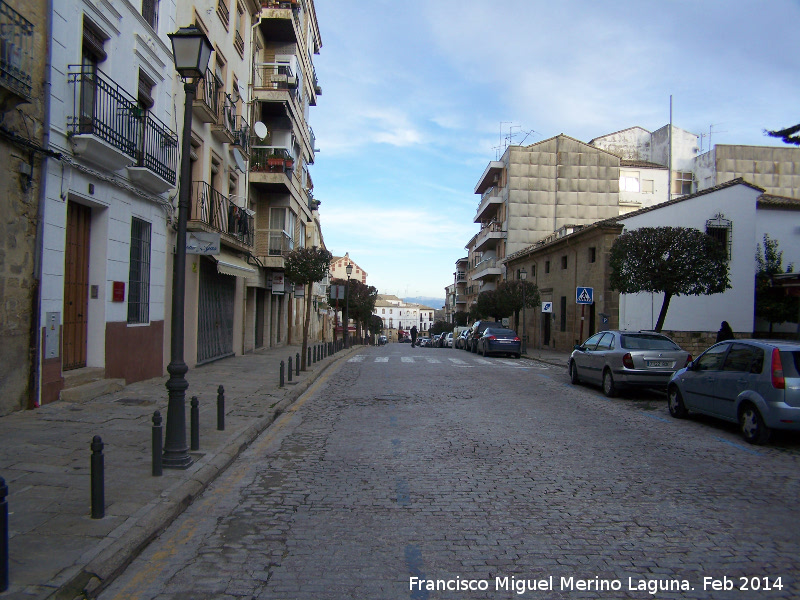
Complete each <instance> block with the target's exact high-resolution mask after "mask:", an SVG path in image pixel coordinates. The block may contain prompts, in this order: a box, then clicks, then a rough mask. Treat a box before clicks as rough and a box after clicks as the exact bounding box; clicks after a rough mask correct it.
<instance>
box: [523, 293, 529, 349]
mask: <svg viewBox="0 0 800 600" xmlns="http://www.w3.org/2000/svg"><path fill="white" fill-rule="evenodd" d="M527 351H528V348H527V347H526V345H525V280H524V279H523V280H522V353H523V354H525V353H526V352H527Z"/></svg>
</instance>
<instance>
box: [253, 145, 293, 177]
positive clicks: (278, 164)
mask: <svg viewBox="0 0 800 600" xmlns="http://www.w3.org/2000/svg"><path fill="white" fill-rule="evenodd" d="M292 168H294V158H293V157H292V155H291V154H290V153H289V149H288V148H284V147H281V146H253V147H252V148H251V150H250V171H255V172H260V173H283V172H285V171H286V170H287V169H292Z"/></svg>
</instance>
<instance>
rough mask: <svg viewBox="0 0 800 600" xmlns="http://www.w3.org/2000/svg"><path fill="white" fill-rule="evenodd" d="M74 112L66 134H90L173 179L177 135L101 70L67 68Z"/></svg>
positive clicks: (141, 165) (137, 162) (135, 162)
mask: <svg viewBox="0 0 800 600" xmlns="http://www.w3.org/2000/svg"><path fill="white" fill-rule="evenodd" d="M71 69H73V70H72V71H71V72H70V73H69V80H70V82H71V83H72V84H73V85H74V89H73V95H74V111H73V115H72V117H71V119H70V122H69V123H68V132H69V133H70V135H84V134H88V135H93V136H96V137H98V138H99V139H101V140H103V141H104V142H106V143H108V144H110V145H111V146H113V147H114V148H116V149H118V150H120V151H121V152H123V153H125V154H127V155H128V156H130V157H132V158H133V159H134V164H135V165H136V166H139V167H144V168H146V169H150V170H151V171H153V172H154V173H156V174H157V175H158V176H159V177H161V178H162V179H164V180H166V181H168V182H169V183H171V184H174V183H175V180H176V175H175V174H176V167H177V161H178V136H177V134H176V133H175V132H174V131H172V129H170V128H169V127H168V126H167V125H166V124H165V123H164V122H163V121H161V120H160V119H158V117H156V116H155V115H153V114H152V113H151V112H150V111H148V110H145V109H143V108H141V107H140V106H139V105H138V103H137V102H136V100H135V99H134V98H133V96H131V95H130V94H129V93H128V92H126V91H125V90H124V89H123V88H122V87H121V86H119V85H118V84H117V83H116V82H114V81H113V80H112V79H111V78H109V77H108V76H107V75H105V74H104V73H103V72H102V71H99V70H96V69H93V68H91V67H82V66H78V67H71Z"/></svg>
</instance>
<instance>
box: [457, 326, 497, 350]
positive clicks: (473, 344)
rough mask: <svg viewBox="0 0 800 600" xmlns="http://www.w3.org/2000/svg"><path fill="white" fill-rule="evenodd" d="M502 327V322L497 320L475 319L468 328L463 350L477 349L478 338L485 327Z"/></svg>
mask: <svg viewBox="0 0 800 600" xmlns="http://www.w3.org/2000/svg"><path fill="white" fill-rule="evenodd" d="M492 326H494V327H497V328H502V327H503V324H502V323H499V322H497V321H475V322H474V323H473V324H472V327H470V328H469V335H468V336H467V340H466V347H465V348H464V350H467V351H469V352H472V353H475V352H477V351H478V338H479V337H481V336H482V335H483V332H484V331H485V330H486V328H487V327H492Z"/></svg>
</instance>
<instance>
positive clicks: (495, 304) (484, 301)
mask: <svg viewBox="0 0 800 600" xmlns="http://www.w3.org/2000/svg"><path fill="white" fill-rule="evenodd" d="M475 311H476V312H477V314H478V317H479V318H480V317H491V318H492V319H494V320H495V321H501V320H503V317H510V316H511V313H512V309H511V305H510V304H509V302H508V297H507V296H506V295H504V294H501V293H498V291H497V290H488V291H485V292H481V293H480V294H478V300H477V302H476V303H475Z"/></svg>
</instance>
